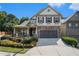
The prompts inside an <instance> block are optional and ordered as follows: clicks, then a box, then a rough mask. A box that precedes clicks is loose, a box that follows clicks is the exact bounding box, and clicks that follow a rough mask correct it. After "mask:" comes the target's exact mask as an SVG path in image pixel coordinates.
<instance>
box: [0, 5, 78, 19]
mask: <svg viewBox="0 0 79 59" xmlns="http://www.w3.org/2000/svg"><path fill="white" fill-rule="evenodd" d="M49 5H51V7H52V8H54V9H55V10H56V11H58V12H59V13H61V14H62V15H63V16H64V17H67V16H70V15H71V14H73V13H74V12H75V10H76V9H78V7H77V8H76V9H75V8H74V5H73V4H72V3H66V4H49ZM47 6H48V3H0V11H6V12H7V13H12V14H14V15H16V16H17V17H18V18H21V17H26V16H28V17H32V16H33V15H35V14H36V13H37V12H39V11H40V10H41V9H42V8H45V7H47ZM70 7H71V8H70Z"/></svg>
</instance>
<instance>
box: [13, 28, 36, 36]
mask: <svg viewBox="0 0 79 59" xmlns="http://www.w3.org/2000/svg"><path fill="white" fill-rule="evenodd" d="M36 34H37V32H36V27H14V31H13V36H14V37H27V36H36Z"/></svg>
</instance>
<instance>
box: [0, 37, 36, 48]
mask: <svg viewBox="0 0 79 59" xmlns="http://www.w3.org/2000/svg"><path fill="white" fill-rule="evenodd" d="M7 37H8V38H6V39H4V40H0V46H7V47H17V48H24V47H33V46H36V40H37V38H35V37H24V38H15V39H11V38H10V37H9V36H7ZM9 38H10V39H9Z"/></svg>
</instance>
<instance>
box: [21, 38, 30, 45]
mask: <svg viewBox="0 0 79 59" xmlns="http://www.w3.org/2000/svg"><path fill="white" fill-rule="evenodd" d="M22 43H23V44H30V43H31V40H29V38H27V37H25V38H23V40H22Z"/></svg>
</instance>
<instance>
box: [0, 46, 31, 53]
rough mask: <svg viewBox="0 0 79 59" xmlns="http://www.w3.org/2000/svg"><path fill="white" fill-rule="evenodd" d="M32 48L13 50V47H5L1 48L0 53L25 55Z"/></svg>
mask: <svg viewBox="0 0 79 59" xmlns="http://www.w3.org/2000/svg"><path fill="white" fill-rule="evenodd" d="M29 49H30V48H24V49H23V48H13V47H3V46H0V51H1V52H11V53H17V52H19V53H21V54H24V53H25V52H27V51H28V50H29Z"/></svg>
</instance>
